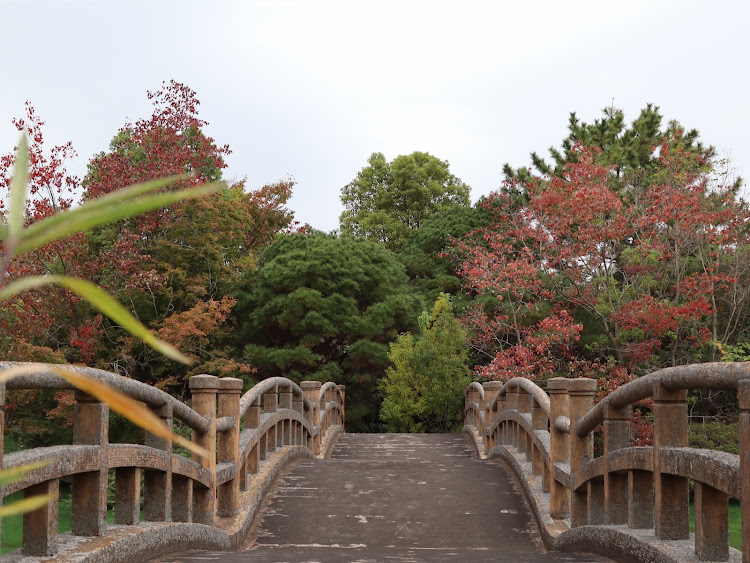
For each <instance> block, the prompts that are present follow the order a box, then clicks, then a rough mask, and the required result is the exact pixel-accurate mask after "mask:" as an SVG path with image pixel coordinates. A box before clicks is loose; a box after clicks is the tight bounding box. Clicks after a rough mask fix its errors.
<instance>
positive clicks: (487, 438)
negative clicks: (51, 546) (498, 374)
mask: <svg viewBox="0 0 750 563" xmlns="http://www.w3.org/2000/svg"><path fill="white" fill-rule="evenodd" d="M502 386H503V384H502V383H501V382H499V381H485V382H484V383H482V387H483V388H484V426H485V427H484V428H482V434H483V436H484V451H485V453H487V452H489V451H490V450H491V449H492V448H494V447H495V442H496V440H497V438H496V435H495V433H494V428H495V424H496V420H497V403H495V397H497V394H498V393H499V392H500V388H501V387H502ZM493 403H494V404H495V407H494V408H492V405H493Z"/></svg>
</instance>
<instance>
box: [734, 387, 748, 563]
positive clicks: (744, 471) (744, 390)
mask: <svg viewBox="0 0 750 563" xmlns="http://www.w3.org/2000/svg"><path fill="white" fill-rule="evenodd" d="M737 396H738V398H739V404H740V419H739V423H740V424H739V427H740V432H739V433H740V435H739V442H740V475H742V563H750V479H748V476H749V475H750V379H742V380H740V381H739V382H738V385H737Z"/></svg>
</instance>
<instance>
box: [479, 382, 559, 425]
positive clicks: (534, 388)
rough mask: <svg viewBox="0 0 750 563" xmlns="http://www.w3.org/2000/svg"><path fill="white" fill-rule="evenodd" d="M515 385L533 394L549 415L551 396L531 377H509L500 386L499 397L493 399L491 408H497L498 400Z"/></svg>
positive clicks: (540, 406)
mask: <svg viewBox="0 0 750 563" xmlns="http://www.w3.org/2000/svg"><path fill="white" fill-rule="evenodd" d="M514 387H516V388H519V389H523V390H524V391H526V392H527V393H528V394H529V395H531V396H533V397H534V399H535V400H536V403H537V404H538V405H539V408H541V409H542V411H544V414H545V415H547V416H549V396H548V395H547V393H545V392H544V389H542V388H541V387H539V385H537V384H536V383H534V382H533V381H532V380H531V379H527V378H525V377H514V378H512V379H509V380H508V381H507V382H506V383H505V385H503V386H502V387H501V388H500V391H499V392H498V394H497V397H495V398H494V399H493V400H492V403H490V405H489V407H490V408H491V409H496V408H497V402H498V400H500V397H501V396H504V395H506V394H507V392H508V389H512V388H514Z"/></svg>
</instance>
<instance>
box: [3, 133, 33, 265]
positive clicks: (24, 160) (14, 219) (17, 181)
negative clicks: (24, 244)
mask: <svg viewBox="0 0 750 563" xmlns="http://www.w3.org/2000/svg"><path fill="white" fill-rule="evenodd" d="M28 182H29V145H28V141H27V139H26V132H25V131H24V132H23V133H22V134H21V140H20V141H19V143H18V152H17V153H16V163H15V165H14V166H13V177H12V178H11V180H10V197H9V202H8V232H7V236H8V239H9V240H8V241H6V244H10V246H11V247H12V246H13V245H14V244H15V242H16V241H17V240H18V239H19V238H20V234H21V230H22V229H23V215H24V212H25V211H26V185H27V184H28ZM6 251H7V250H6ZM10 251H11V252H13V249H12V248H11V249H10Z"/></svg>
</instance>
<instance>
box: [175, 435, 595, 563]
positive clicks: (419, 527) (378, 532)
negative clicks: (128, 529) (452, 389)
mask: <svg viewBox="0 0 750 563" xmlns="http://www.w3.org/2000/svg"><path fill="white" fill-rule="evenodd" d="M492 531H494V532H495V533H491V532H492ZM246 549H247V551H244V552H239V553H222V554H218V553H217V554H208V553H202V554H191V555H181V556H177V557H172V558H170V559H168V561H175V562H176V561H199V560H202V561H205V560H210V559H214V558H215V559H220V560H222V561H224V562H231V561H436V560H445V559H452V560H460V561H467V560H470V561H508V562H510V561H545V562H546V561H550V562H551V561H571V562H572V561H603V560H602V559H600V558H596V557H594V556H590V555H576V554H567V553H545V552H544V548H543V546H542V544H541V541H540V540H539V538H538V537H537V532H536V529H535V526H534V524H533V521H532V518H531V515H530V514H529V511H528V509H527V508H526V505H525V504H524V501H523V499H522V497H521V495H520V494H518V493H517V492H516V491H515V490H514V486H513V484H512V482H511V480H510V478H509V477H508V475H507V473H506V472H505V470H504V468H503V467H502V465H501V464H500V462H492V461H480V460H478V459H476V458H475V457H474V456H473V455H472V453H471V450H470V448H469V446H468V443H467V440H466V438H465V436H464V435H457V434H448V435H436V434H345V435H343V436H341V437H340V438H339V441H338V443H337V445H336V447H335V449H334V451H333V454H332V456H331V458H330V459H327V460H314V461H309V462H301V463H299V464H297V465H295V466H294V467H293V468H292V469H291V470H290V471H289V472H288V473H287V474H286V475H284V477H283V478H282V479H281V480H280V481H279V483H278V487H277V490H276V492H275V494H274V495H273V496H272V497H271V498H270V499H269V501H268V504H267V507H266V508H265V509H264V511H263V513H262V515H261V519H260V522H259V525H258V529H257V536H256V540H255V542H254V543H253V544H252V545H251V546H248V547H247V548H246Z"/></svg>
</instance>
